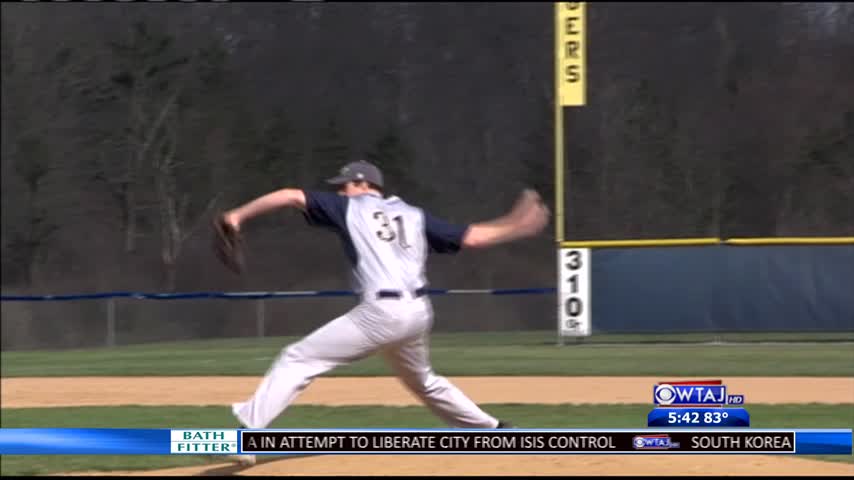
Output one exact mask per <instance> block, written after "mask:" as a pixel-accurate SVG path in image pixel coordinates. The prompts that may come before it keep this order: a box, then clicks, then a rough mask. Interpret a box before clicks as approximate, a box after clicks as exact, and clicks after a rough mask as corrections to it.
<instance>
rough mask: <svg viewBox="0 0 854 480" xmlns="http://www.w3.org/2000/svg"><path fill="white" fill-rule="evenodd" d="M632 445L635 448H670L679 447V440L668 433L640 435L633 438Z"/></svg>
mask: <svg viewBox="0 0 854 480" xmlns="http://www.w3.org/2000/svg"><path fill="white" fill-rule="evenodd" d="M632 447H634V449H635V450H669V449H671V448H679V442H674V441H673V440H671V439H670V435H667V434H666V433H662V434H656V435H638V436H636V437H634V438H632Z"/></svg>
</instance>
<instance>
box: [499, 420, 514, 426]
mask: <svg viewBox="0 0 854 480" xmlns="http://www.w3.org/2000/svg"><path fill="white" fill-rule="evenodd" d="M495 428H516V427H514V426H513V425H512V424H510V423H508V422H505V421H502V420H499V421H498V426H497V427H495Z"/></svg>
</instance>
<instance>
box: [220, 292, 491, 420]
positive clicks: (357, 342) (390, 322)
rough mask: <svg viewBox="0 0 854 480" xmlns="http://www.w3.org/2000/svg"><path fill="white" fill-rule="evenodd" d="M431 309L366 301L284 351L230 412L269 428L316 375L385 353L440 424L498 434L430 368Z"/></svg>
mask: <svg viewBox="0 0 854 480" xmlns="http://www.w3.org/2000/svg"><path fill="white" fill-rule="evenodd" d="M432 326H433V309H432V305H431V303H430V301H429V299H428V298H427V297H418V298H413V297H410V296H407V297H404V298H400V299H378V300H370V301H363V302H362V303H360V304H359V305H358V306H356V307H355V308H354V309H352V310H351V311H349V312H347V313H346V314H344V315H342V316H340V317H338V318H336V319H334V320H332V321H331V322H329V323H327V324H326V325H323V326H322V327H320V328H318V329H317V330H315V331H314V332H312V333H311V334H310V335H308V336H307V337H305V338H304V339H302V340H301V341H299V342H297V343H294V344H292V345H289V346H288V347H286V348H284V349H283V350H282V352H281V353H280V354H279V356H278V357H277V358H276V360H275V361H274V362H273V365H272V366H271V367H270V369H269V370H268V371H267V374H266V375H265V376H264V379H263V380H262V381H261V384H260V385H259V386H258V389H257V390H256V391H255V393H254V395H253V396H252V397H251V398H250V399H249V400H247V401H246V402H241V403H235V404H234V405H233V406H232V411H233V412H234V415H235V416H236V417H237V419H238V420H239V421H240V423H241V424H242V425H243V426H245V427H247V428H267V427H268V426H269V425H270V424H271V423H272V422H273V420H275V419H276V418H277V417H278V416H279V415H281V414H282V412H284V410H285V409H286V408H287V407H288V406H289V405H290V404H291V403H292V402H293V401H294V399H296V397H297V396H298V395H299V394H300V393H301V392H302V391H303V390H304V389H305V388H306V387H308V385H309V384H311V382H312V381H313V380H314V378H316V377H317V376H318V375H322V374H324V373H326V372H329V371H331V370H332V369H334V368H336V367H338V366H341V365H346V364H349V363H352V362H354V361H357V360H361V359H363V358H365V357H368V356H370V355H373V354H375V353H381V354H382V355H383V357H384V358H385V360H386V361H387V362H388V363H389V365H390V366H391V367H392V368H393V369H394V371H395V373H396V374H397V376H398V378H399V379H400V381H401V382H402V383H403V384H404V385H405V386H406V387H407V388H408V389H409V390H410V391H411V392H412V393H414V394H415V395H416V396H417V397H418V398H419V399H421V401H422V402H423V403H424V404H425V405H426V406H427V407H428V408H429V409H430V410H431V411H432V412H433V413H434V414H435V415H436V416H438V417H439V418H441V419H442V420H443V421H444V422H445V423H447V424H448V425H450V426H454V427H460V428H495V427H496V426H497V425H498V420H497V419H495V418H494V417H492V416H490V415H488V414H487V413H486V412H484V411H483V410H481V409H480V407H478V406H477V405H476V404H475V403H474V402H473V401H472V400H471V399H469V398H468V397H467V396H466V395H465V394H464V393H463V392H462V391H460V389H458V388H457V387H456V386H454V385H453V384H452V383H451V382H450V381H448V380H447V379H446V378H444V377H442V376H439V375H436V374H435V373H434V372H433V368H432V367H431V365H430V355H429V334H430V330H431V329H432Z"/></svg>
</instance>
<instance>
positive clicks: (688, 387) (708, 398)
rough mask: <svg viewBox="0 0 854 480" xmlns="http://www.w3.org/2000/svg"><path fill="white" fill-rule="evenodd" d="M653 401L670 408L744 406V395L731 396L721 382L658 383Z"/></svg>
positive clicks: (654, 390)
mask: <svg viewBox="0 0 854 480" xmlns="http://www.w3.org/2000/svg"><path fill="white" fill-rule="evenodd" d="M652 400H653V403H655V404H656V405H659V406H670V407H711V406H718V407H722V406H724V405H744V395H729V394H728V393H727V388H726V385H723V382H722V381H721V380H701V381H690V382H662V383H658V384H656V385H655V387H654V388H653V392H652Z"/></svg>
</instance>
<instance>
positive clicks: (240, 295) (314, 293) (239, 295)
mask: <svg viewBox="0 0 854 480" xmlns="http://www.w3.org/2000/svg"><path fill="white" fill-rule="evenodd" d="M556 292H557V289H556V288H554V287H552V288H480V289H447V288H433V289H427V293H428V295H466V294H478V295H545V294H553V293H556ZM358 295H359V294H358V293H357V292H355V291H352V290H306V291H291V292H187V293H143V292H102V293H78V294H69V295H2V296H0V301H4V302H46V301H52V302H55V301H66V300H103V299H110V298H131V299H135V300H193V299H199V298H221V299H230V300H246V299H251V300H257V299H264V298H300V297H355V296H358Z"/></svg>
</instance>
